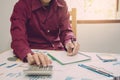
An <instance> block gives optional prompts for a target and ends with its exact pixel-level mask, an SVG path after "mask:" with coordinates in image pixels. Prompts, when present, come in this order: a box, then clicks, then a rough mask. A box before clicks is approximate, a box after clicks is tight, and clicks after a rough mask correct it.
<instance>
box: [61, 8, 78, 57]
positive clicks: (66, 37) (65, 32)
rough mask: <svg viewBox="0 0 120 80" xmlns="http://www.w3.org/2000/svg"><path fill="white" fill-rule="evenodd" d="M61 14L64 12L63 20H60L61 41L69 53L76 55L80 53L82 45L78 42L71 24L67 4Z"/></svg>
mask: <svg viewBox="0 0 120 80" xmlns="http://www.w3.org/2000/svg"><path fill="white" fill-rule="evenodd" d="M61 14H62V15H61V21H60V22H61V23H60V30H61V35H60V38H61V41H62V43H63V45H64V46H65V49H66V50H67V52H68V55H75V54H77V53H78V50H79V47H80V45H79V43H78V42H76V38H75V36H74V34H73V31H72V28H71V26H70V21H69V16H70V15H69V12H68V9H67V6H66V7H64V8H63V11H62V13H61Z"/></svg>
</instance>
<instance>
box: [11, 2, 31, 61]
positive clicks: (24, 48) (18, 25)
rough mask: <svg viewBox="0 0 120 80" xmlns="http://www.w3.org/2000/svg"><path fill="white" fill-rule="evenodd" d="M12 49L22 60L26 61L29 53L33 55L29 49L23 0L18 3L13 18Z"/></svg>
mask: <svg viewBox="0 0 120 80" xmlns="http://www.w3.org/2000/svg"><path fill="white" fill-rule="evenodd" d="M10 20H11V36H12V43H11V47H12V48H13V50H14V54H15V55H16V56H17V57H19V58H20V59H21V60H23V61H24V60H25V57H26V55H27V53H32V51H31V49H30V48H29V43H28V41H27V34H26V26H25V24H26V22H27V11H26V6H25V3H24V2H23V0H20V1H19V2H18V3H16V5H15V7H14V10H13V13H12V16H11V19H10Z"/></svg>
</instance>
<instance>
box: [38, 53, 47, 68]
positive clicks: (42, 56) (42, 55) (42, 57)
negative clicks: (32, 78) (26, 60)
mask: <svg viewBox="0 0 120 80" xmlns="http://www.w3.org/2000/svg"><path fill="white" fill-rule="evenodd" d="M39 59H40V61H41V63H42V65H43V66H47V63H46V60H45V57H44V54H42V53H39Z"/></svg>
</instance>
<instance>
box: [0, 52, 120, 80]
mask: <svg viewBox="0 0 120 80" xmlns="http://www.w3.org/2000/svg"><path fill="white" fill-rule="evenodd" d="M48 52H49V51H48ZM84 53H85V54H87V55H89V56H91V57H92V60H90V61H84V62H79V63H74V64H68V65H61V64H59V63H57V62H56V61H53V66H54V69H53V74H52V76H51V77H41V76H32V77H29V76H25V75H24V73H23V70H24V69H26V68H27V67H28V64H27V63H23V62H22V61H19V60H17V61H8V60H7V59H8V58H9V57H13V56H14V55H13V52H12V50H8V51H6V52H3V53H2V54H0V65H1V64H3V63H6V64H5V65H2V66H0V80H112V79H111V78H109V77H106V76H104V75H101V74H98V73H95V72H92V71H90V70H87V69H84V68H82V67H79V66H78V64H91V65H94V66H98V67H103V68H105V69H106V70H109V71H112V72H113V73H115V74H120V54H113V55H115V56H116V57H117V59H118V61H117V62H102V61H101V60H100V59H98V57H96V54H97V53H89V52H84ZM116 63H119V64H116ZM13 64H16V65H15V66H13V67H10V68H7V66H10V65H13ZM113 64H116V65H113Z"/></svg>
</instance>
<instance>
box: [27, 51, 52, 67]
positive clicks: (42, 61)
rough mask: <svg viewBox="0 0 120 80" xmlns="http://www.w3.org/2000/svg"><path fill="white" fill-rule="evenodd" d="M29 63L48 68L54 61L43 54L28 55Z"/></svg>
mask: <svg viewBox="0 0 120 80" xmlns="http://www.w3.org/2000/svg"><path fill="white" fill-rule="evenodd" d="M27 61H28V63H29V64H31V65H32V64H37V65H43V66H48V65H49V64H51V63H52V61H51V60H50V59H49V58H48V57H47V55H45V54H42V53H34V54H31V53H28V54H27Z"/></svg>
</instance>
